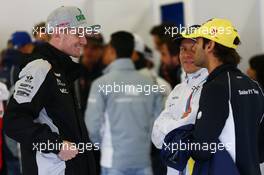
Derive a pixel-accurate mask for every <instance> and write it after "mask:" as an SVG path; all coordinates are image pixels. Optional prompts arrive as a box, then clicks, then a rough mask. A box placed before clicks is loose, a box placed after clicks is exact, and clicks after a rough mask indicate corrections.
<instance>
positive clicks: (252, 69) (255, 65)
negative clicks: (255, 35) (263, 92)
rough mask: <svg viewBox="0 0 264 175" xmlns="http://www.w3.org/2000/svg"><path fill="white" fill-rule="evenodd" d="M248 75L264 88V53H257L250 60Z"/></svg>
mask: <svg viewBox="0 0 264 175" xmlns="http://www.w3.org/2000/svg"><path fill="white" fill-rule="evenodd" d="M247 75H248V76H249V77H250V78H251V79H253V80H255V81H257V82H258V83H259V84H260V85H261V87H262V88H264V55H263V54H262V55H255V56H253V57H252V58H250V60H249V68H248V69H247Z"/></svg>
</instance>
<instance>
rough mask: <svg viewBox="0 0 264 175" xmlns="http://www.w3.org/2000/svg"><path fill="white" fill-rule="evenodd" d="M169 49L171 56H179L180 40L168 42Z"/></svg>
mask: <svg viewBox="0 0 264 175" xmlns="http://www.w3.org/2000/svg"><path fill="white" fill-rule="evenodd" d="M165 44H166V45H167V47H168V50H169V53H170V55H171V56H177V55H178V54H179V53H180V46H179V41H178V40H172V39H171V40H168V41H167V42H166V43H165Z"/></svg>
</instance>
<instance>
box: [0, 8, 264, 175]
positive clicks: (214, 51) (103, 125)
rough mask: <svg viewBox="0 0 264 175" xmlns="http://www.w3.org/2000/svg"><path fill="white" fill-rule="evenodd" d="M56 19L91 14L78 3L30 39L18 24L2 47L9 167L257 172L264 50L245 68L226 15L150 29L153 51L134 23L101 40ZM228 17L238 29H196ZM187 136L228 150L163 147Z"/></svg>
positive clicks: (0, 164)
mask: <svg viewBox="0 0 264 175" xmlns="http://www.w3.org/2000/svg"><path fill="white" fill-rule="evenodd" d="M75 16H76V17H77V16H78V17H77V18H74V17H75ZM48 24H49V25H50V26H52V25H54V27H58V26H61V25H62V26H64V27H65V26H66V27H69V28H73V27H80V26H83V25H84V24H86V19H85V17H84V15H83V14H82V12H81V10H80V9H79V8H77V7H60V8H58V9H56V10H54V11H53V12H52V13H51V14H50V15H49V17H48V19H47V21H45V22H41V23H39V24H37V25H35V26H34V27H33V28H34V32H33V31H32V36H31V34H30V33H28V32H26V31H14V33H13V34H12V35H11V36H10V40H8V43H7V46H6V48H5V49H3V50H2V51H1V56H0V92H1V93H0V127H1V128H0V129H1V130H0V134H1V137H0V149H1V154H0V172H1V174H3V175H5V174H6V175H20V174H41V175H47V174H49V175H52V174H54V175H62V174H71V175H72V174H78V175H82V174H83V175H88V174H90V175H99V174H101V175H152V174H153V175H165V174H168V175H174V174H175V175H183V174H184V175H191V174H194V175H203V174H208V173H209V174H212V175H218V174H230V175H231V174H232V175H234V174H241V175H249V174H250V175H260V169H259V164H260V163H261V162H263V161H264V160H263V159H264V155H263V154H264V153H263V150H261V149H260V147H264V145H263V144H264V143H263V140H261V139H260V138H261V137H262V138H264V135H262V134H263V131H261V129H260V128H262V129H263V123H264V122H262V121H263V117H262V115H263V113H264V97H263V93H262V87H264V72H263V70H264V54H263V55H256V56H253V57H252V58H250V59H249V68H248V70H247V76H246V75H245V74H243V73H242V72H241V71H240V70H239V69H238V68H237V65H238V64H239V61H240V56H239V55H238V53H237V51H236V48H237V47H238V45H239V44H240V37H239V34H238V33H237V30H236V29H235V28H234V27H233V25H232V24H231V23H230V22H229V21H227V20H223V19H212V20H209V21H207V22H206V23H205V24H203V25H202V26H199V25H195V26H191V27H190V28H188V29H187V30H186V31H184V32H183V33H179V34H177V35H176V37H174V38H172V37H171V36H169V35H166V34H165V29H166V27H168V26H173V24H167V23H164V24H160V25H157V26H154V27H152V28H151V29H150V31H149V34H150V35H151V36H152V39H153V44H154V46H155V48H154V49H151V48H150V47H149V46H148V45H147V44H146V43H145V42H144V40H143V39H142V37H141V36H139V35H138V34H136V33H131V32H128V31H114V32H113V33H112V34H111V36H110V41H109V42H108V43H105V40H104V37H103V32H104V31H103V29H102V31H101V32H102V33H99V34H94V33H91V34H87V35H85V36H80V35H78V34H70V33H63V34H58V33H54V34H43V33H44V31H42V30H43V29H44V28H45V26H47V25H48ZM221 25H224V26H225V27H226V26H227V27H231V28H232V33H231V36H229V35H226V34H223V35H221V36H219V37H215V38H214V37H212V36H211V35H206V34H204V35H195V34H197V31H199V30H201V28H203V27H208V26H216V27H220V26H221ZM198 33H199V32H198ZM32 37H33V38H32ZM154 53H155V54H154ZM156 53H158V54H156ZM155 57H160V65H159V67H158V68H157V65H155V64H156V61H155V59H157V58H155ZM76 58H77V59H76ZM256 82H258V83H256ZM247 95H248V96H247ZM261 117H262V118H261ZM259 129H260V131H259ZM187 140H188V141H187ZM182 141H183V142H184V141H185V142H186V143H187V142H189V141H190V142H192V143H199V144H202V143H208V144H213V143H219V142H220V143H223V144H230V145H229V146H230V147H231V148H230V150H228V149H225V150H224V151H222V150H216V154H212V153H211V152H210V150H207V151H201V150H191V151H190V150H189V151H186V150H184V151H182V150H180V151H179V150H177V152H176V153H175V152H171V151H170V150H169V151H168V149H166V148H167V147H166V145H173V143H179V142H182ZM152 142H153V143H152ZM50 143H51V144H52V145H53V146H55V145H57V144H58V145H59V146H58V147H56V146H55V147H56V148H57V149H56V148H54V147H53V148H52V149H49V148H48V147H47V145H48V144H50ZM88 143H90V145H89V146H88V147H89V148H87V144H88ZM44 144H45V147H44V148H43V145H44ZM81 144H85V145H86V147H85V146H83V147H80V146H81ZM242 145H243V146H242ZM219 161H220V163H219ZM223 161H224V162H225V164H223ZM216 164H218V165H220V164H223V166H225V168H223V167H222V166H219V167H217V165H216ZM216 167H217V168H216ZM213 171H214V172H213ZM215 172H218V174H217V173H215Z"/></svg>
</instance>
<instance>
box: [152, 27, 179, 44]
mask: <svg viewBox="0 0 264 175" xmlns="http://www.w3.org/2000/svg"><path fill="white" fill-rule="evenodd" d="M175 26H176V25H175V24H173V23H162V24H160V25H156V26H154V27H152V29H151V30H150V34H151V35H156V36H158V37H159V39H160V41H161V44H163V43H164V42H166V41H168V40H170V39H171V38H172V37H171V35H170V34H165V33H166V28H167V29H169V28H170V29H171V28H172V27H175Z"/></svg>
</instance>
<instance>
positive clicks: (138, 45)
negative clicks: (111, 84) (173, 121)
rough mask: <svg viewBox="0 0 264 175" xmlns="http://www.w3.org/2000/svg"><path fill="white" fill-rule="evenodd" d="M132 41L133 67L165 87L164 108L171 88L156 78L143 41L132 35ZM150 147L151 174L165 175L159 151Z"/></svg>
mask: <svg viewBox="0 0 264 175" xmlns="http://www.w3.org/2000/svg"><path fill="white" fill-rule="evenodd" d="M134 41H135V47H134V51H133V54H132V60H133V62H134V64H135V67H136V69H137V70H138V71H139V73H140V74H142V75H144V76H146V77H148V78H149V79H150V80H151V81H153V83H154V84H157V85H159V86H164V87H165V91H164V92H163V93H162V96H163V97H162V98H163V102H164V103H163V104H164V106H165V101H166V99H167V97H168V96H169V94H170V92H171V86H170V84H169V83H168V82H167V81H166V80H164V79H163V78H161V77H160V76H158V75H157V73H156V72H155V70H154V63H153V55H152V51H151V49H150V48H148V47H147V46H146V45H145V43H144V41H143V39H142V38H141V37H140V36H139V35H137V34H134ZM151 145H152V148H151V161H152V169H153V174H154V175H163V174H164V175H165V174H166V166H165V165H164V164H163V163H162V161H161V159H160V151H159V150H158V149H157V148H155V146H154V145H153V144H151Z"/></svg>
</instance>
